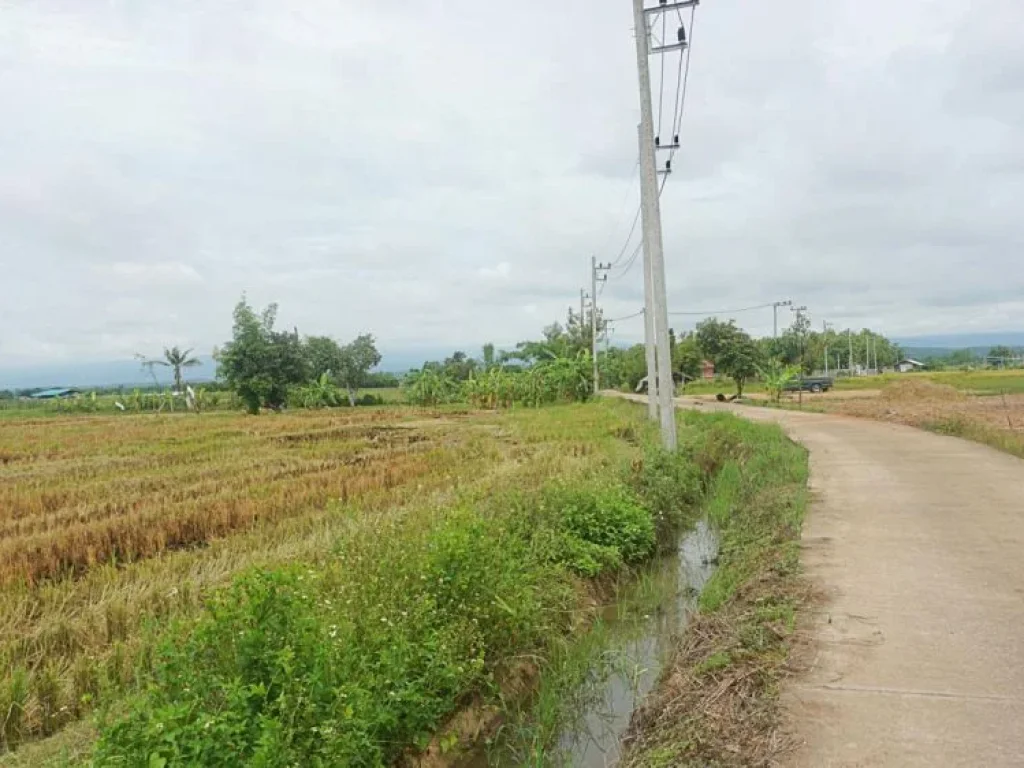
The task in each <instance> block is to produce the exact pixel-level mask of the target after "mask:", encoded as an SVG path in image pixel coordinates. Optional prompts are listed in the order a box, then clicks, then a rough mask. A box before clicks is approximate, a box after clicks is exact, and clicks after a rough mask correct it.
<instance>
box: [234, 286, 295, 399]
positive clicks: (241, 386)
mask: <svg viewBox="0 0 1024 768" xmlns="http://www.w3.org/2000/svg"><path fill="white" fill-rule="evenodd" d="M276 318H277V305H276V304H270V305H269V306H268V307H267V308H266V309H264V310H263V312H262V314H259V315H258V314H256V312H255V311H254V310H253V308H252V307H250V306H249V304H248V302H247V301H246V299H245V297H244V296H243V297H242V299H241V301H239V302H238V304H237V305H235V311H234V327H233V328H232V338H231V341H229V342H228V343H227V344H225V345H224V347H223V349H221V350H220V352H219V353H218V356H217V362H218V364H219V366H218V375H219V376H220V377H221V378H223V380H224V381H225V383H226V384H227V385H228V386H229V387H230V388H231V389H232V390H234V391H235V392H236V393H237V394H238V396H239V397H240V398H241V399H242V402H244V403H245V407H246V409H247V410H248V411H249V413H258V412H259V409H260V406H266V407H268V408H275V409H276V408H280V407H281V406H282V405H284V403H285V402H286V400H287V397H288V387H289V386H292V385H294V384H300V383H302V382H304V381H306V380H307V378H308V365H307V357H306V350H305V348H304V347H303V345H302V342H300V341H299V336H298V333H280V332H277V331H275V330H274V321H275V319H276Z"/></svg>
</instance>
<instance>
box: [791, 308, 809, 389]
mask: <svg viewBox="0 0 1024 768" xmlns="http://www.w3.org/2000/svg"><path fill="white" fill-rule="evenodd" d="M790 311H791V312H796V320H797V322H796V327H797V329H798V330H799V332H800V336H799V339H798V341H799V344H800V357H799V358H798V362H799V363H800V389H799V390H797V392H798V394H797V400H798V401H799V402H800V407H801V408H803V407H804V352H805V351H806V339H807V331H805V330H804V326H803V323H801V322H800V321H801V320H802V319H803V316H804V312H806V311H807V307H806V305H805V306H801V307H790Z"/></svg>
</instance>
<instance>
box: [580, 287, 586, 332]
mask: <svg viewBox="0 0 1024 768" xmlns="http://www.w3.org/2000/svg"><path fill="white" fill-rule="evenodd" d="M586 301H587V292H586V291H585V290H584V289H583V288H580V337H581V338H582V337H583V322H584V320H583V318H585V317H586V314H584V313H585V312H586V309H585V307H586Z"/></svg>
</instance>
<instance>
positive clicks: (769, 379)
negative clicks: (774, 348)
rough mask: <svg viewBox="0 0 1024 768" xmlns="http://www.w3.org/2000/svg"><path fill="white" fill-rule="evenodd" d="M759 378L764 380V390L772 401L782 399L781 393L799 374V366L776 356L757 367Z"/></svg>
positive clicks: (775, 401)
mask: <svg viewBox="0 0 1024 768" xmlns="http://www.w3.org/2000/svg"><path fill="white" fill-rule="evenodd" d="M758 373H759V374H760V375H761V380H762V381H763V382H764V388H765V391H766V392H767V393H768V397H769V398H770V399H771V401H772V402H773V403H777V402H779V400H781V399H782V393H783V392H784V391H785V389H786V385H787V384H789V382H791V381H792V380H793V379H795V378H796V377H797V376H798V375H799V374H800V367H799V366H797V365H786V364H785V363H783V362H782V361H781V360H779V359H778V358H775V357H773V358H771V359H770V360H768V362H767V363H766V364H765V365H764V367H763V368H758Z"/></svg>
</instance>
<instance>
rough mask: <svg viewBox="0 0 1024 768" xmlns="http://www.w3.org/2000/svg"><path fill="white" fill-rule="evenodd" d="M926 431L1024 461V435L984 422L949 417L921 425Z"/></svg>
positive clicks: (958, 416)
mask: <svg viewBox="0 0 1024 768" xmlns="http://www.w3.org/2000/svg"><path fill="white" fill-rule="evenodd" d="M921 426H922V427H924V428H925V429H927V430H929V431H931V432H936V433H938V434H940V435H950V436H952V437H962V438H964V439H965V440H973V441H974V442H976V443H982V444H983V445H987V446H989V447H990V448H995V449H996V450H997V451H1002V452H1003V453H1009V454H1010V455H1012V456H1017V457H1018V458H1021V459H1024V434H1021V433H1020V432H1011V431H1010V430H1007V429H1000V428H998V427H994V426H992V425H991V424H987V423H985V422H982V421H976V420H973V419H970V418H966V417H964V416H961V415H953V416H948V417H946V418H942V419H937V420H934V421H926V422H924V423H923V424H921Z"/></svg>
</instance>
